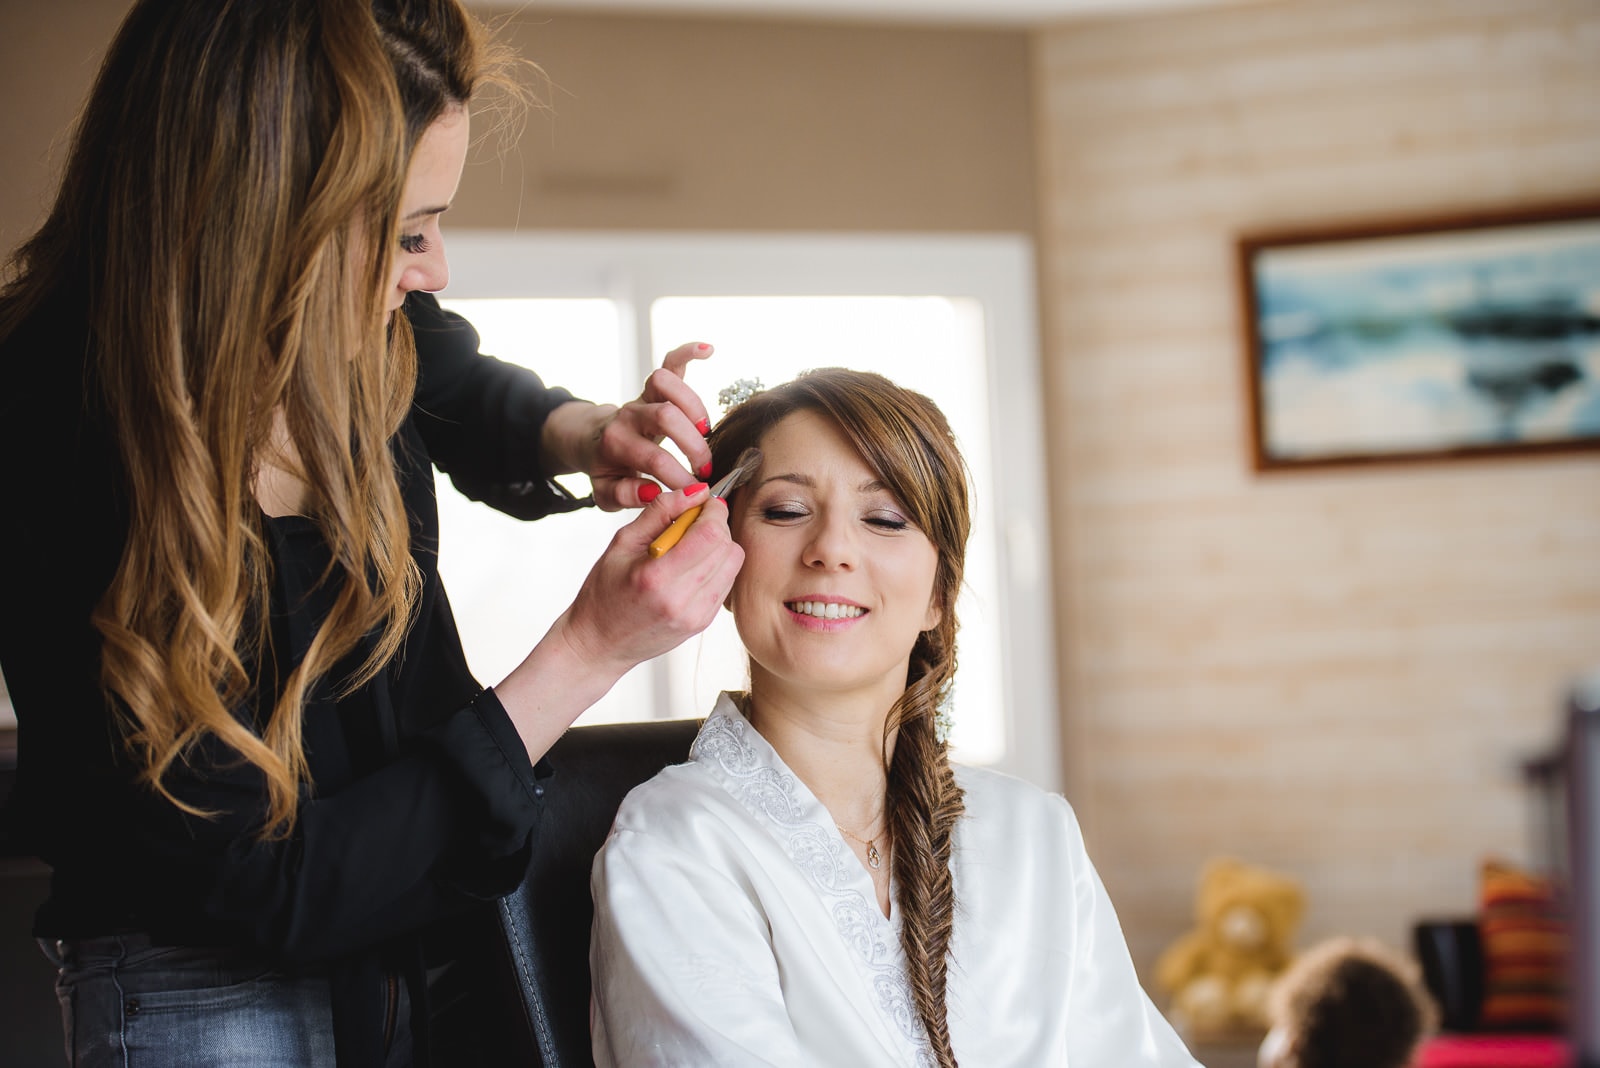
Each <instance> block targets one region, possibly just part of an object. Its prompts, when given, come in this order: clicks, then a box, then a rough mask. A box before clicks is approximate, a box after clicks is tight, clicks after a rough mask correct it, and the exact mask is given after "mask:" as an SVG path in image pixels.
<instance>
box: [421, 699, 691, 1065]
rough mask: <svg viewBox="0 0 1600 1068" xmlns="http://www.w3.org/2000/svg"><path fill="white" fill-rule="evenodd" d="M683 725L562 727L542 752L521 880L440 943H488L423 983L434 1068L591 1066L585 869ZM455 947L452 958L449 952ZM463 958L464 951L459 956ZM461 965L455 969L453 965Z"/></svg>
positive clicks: (679, 752)
mask: <svg viewBox="0 0 1600 1068" xmlns="http://www.w3.org/2000/svg"><path fill="white" fill-rule="evenodd" d="M699 728H700V721H699V720H694V719H681V720H657V721H651V722H641V723H615V724H598V725H595V726H592V727H574V728H573V729H571V730H569V731H567V733H566V734H565V735H563V736H562V738H561V740H560V741H558V742H557V743H556V744H555V746H554V747H552V748H551V750H550V753H549V754H548V760H549V762H550V765H551V766H552V767H553V768H554V774H553V775H552V776H551V777H550V778H549V779H548V780H546V781H545V783H544V785H545V797H544V811H543V814H542V815H541V817H540V824H539V829H538V832H537V838H536V839H535V842H534V848H533V859H532V862H531V863H530V864H529V866H528V874H527V875H526V876H525V877H524V878H523V880H522V884H521V885H520V886H518V887H517V888H516V890H514V891H512V892H511V893H510V894H508V895H506V896H505V897H503V898H500V899H499V900H498V901H496V902H495V903H494V906H495V907H494V913H493V920H492V921H491V920H489V919H488V917H487V913H486V912H480V913H479V914H478V915H477V916H475V917H469V918H468V924H469V925H470V924H476V925H477V926H476V929H475V930H469V929H467V928H463V927H458V928H457V929H456V932H455V934H454V935H453V936H452V937H455V938H457V939H458V940H460V939H465V940H472V939H477V940H479V941H486V942H488V943H492V944H494V945H495V946H496V949H494V950H491V951H488V952H486V953H485V954H483V956H482V957H481V958H479V959H477V960H474V961H470V962H468V961H466V960H464V959H463V960H459V961H458V964H457V966H456V969H455V970H456V973H457V974H456V976H455V977H454V978H455V982H454V984H452V983H442V984H439V986H438V987H430V991H431V992H432V993H431V997H432V1000H433V1001H434V1002H435V1009H436V1014H435V1022H434V1025H433V1035H432V1042H431V1045H432V1046H433V1048H434V1050H435V1055H434V1059H435V1061H436V1062H437V1063H440V1064H462V1065H465V1064H478V1063H484V1064H490V1063H493V1064H522V1065H534V1066H538V1068H573V1066H575V1065H577V1066H583V1068H592V1066H593V1064H594V1059H593V1057H592V1056H591V1055H590V1052H589V1051H590V1045H589V925H590V921H591V920H592V919H593V917H594V905H593V902H592V901H591V899H590V897H589V872H590V868H591V867H592V865H593V862H594V855H595V853H596V852H598V851H599V849H600V846H601V844H602V843H604V842H605V838H606V834H607V833H608V832H609V831H610V829H611V823H612V820H613V819H614V817H615V816H616V812H617V806H619V805H620V804H621V803H622V799H623V797H624V796H626V795H627V793H628V791H629V790H631V789H633V787H635V786H637V785H638V784H639V783H641V782H644V781H645V780H646V779H649V778H650V777H651V776H653V775H654V774H655V773H656V772H658V771H660V770H661V769H662V768H664V767H666V766H668V765H669V764H679V763H682V762H683V761H685V760H687V759H689V747H690V745H691V744H692V743H693V742H694V737H695V734H696V733H697V732H698V730H699ZM460 948H461V946H460V945H459V944H458V945H457V946H456V947H455V949H456V950H457V952H456V954H455V955H456V956H457V957H460V956H461V954H460V952H459V950H460ZM469 956H470V954H469ZM463 964H464V965H465V967H462V965H463Z"/></svg>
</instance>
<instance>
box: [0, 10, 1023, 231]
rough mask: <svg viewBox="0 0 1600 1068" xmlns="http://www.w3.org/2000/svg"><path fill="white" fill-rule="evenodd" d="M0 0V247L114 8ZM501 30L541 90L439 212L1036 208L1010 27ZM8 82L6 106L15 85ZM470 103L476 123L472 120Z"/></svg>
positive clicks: (969, 211) (869, 221)
mask: <svg viewBox="0 0 1600 1068" xmlns="http://www.w3.org/2000/svg"><path fill="white" fill-rule="evenodd" d="M126 8H127V4H126V2H125V0H72V2H70V3H65V4H54V5H50V6H49V7H48V8H46V9H45V10H46V11H48V17H42V16H41V14H40V10H41V9H40V7H39V5H38V4H36V3H34V2H33V0H0V99H3V100H5V101H7V107H6V108H5V109H4V116H5V119H4V121H5V122H6V123H7V126H8V134H9V136H7V137H6V139H5V144H7V145H8V146H10V150H9V151H7V152H6V153H3V154H0V191H3V192H4V195H3V196H0V248H5V249H9V248H11V247H12V246H14V245H15V244H16V243H17V242H18V241H19V240H21V239H22V238H23V237H25V236H26V234H27V233H28V232H29V231H30V230H31V229H32V227H33V226H34V225H36V224H37V221H38V219H39V217H40V215H41V214H42V212H43V210H44V208H45V206H46V198H47V197H48V195H49V194H50V192H51V191H52V184H53V180H54V176H55V174H56V169H57V168H58V167H59V165H60V163H61V154H62V153H61V150H62V149H63V148H64V141H63V140H62V138H61V136H60V135H61V130H62V129H63V127H64V126H65V125H66V124H67V123H68V122H69V121H70V120H71V118H72V116H73V114H74V113H75V111H76V108H77V106H78V104H79V102H80V100H81V98H82V96H83V94H84V93H85V92H87V90H88V86H89V82H90V80H91V78H92V77H93V74H94V68H95V64H96V63H97V62H98V61H99V57H100V56H101V54H102V53H103V51H104V48H105V46H106V44H107V43H108V42H109V39H110V37H111V34H112V32H113V31H114V29H115V27H116V24H117V21H118V20H119V18H120V17H121V14H122V13H123V12H124V11H125V10H126ZM485 17H487V18H490V19H492V20H498V19H503V18H507V17H509V18H510V21H509V23H507V25H506V26H505V28H504V38H505V40H507V41H508V42H509V43H510V44H512V45H513V46H515V47H516V49H517V50H518V51H519V52H520V53H521V54H522V55H524V56H526V57H528V58H531V59H533V60H535V61H537V62H538V63H539V64H540V65H541V66H542V67H543V69H544V71H545V73H546V74H547V75H548V77H549V79H550V82H551V86H550V87H549V88H548V89H547V90H544V91H543V95H544V96H545V97H546V98H547V99H548V100H549V102H550V103H551V105H552V108H551V110H550V111H548V112H536V113H534V114H532V115H531V116H529V118H528V122H527V127H526V129H525V131H524V134H523V137H522V139H521V140H520V142H519V143H518V144H517V145H516V146H515V147H514V149H513V150H511V151H508V152H504V153H500V152H499V151H498V150H497V148H496V146H495V144H494V143H492V142H485V143H484V144H483V145H482V146H481V148H480V151H479V152H477V153H476V154H475V156H474V163H473V165H471V166H470V167H469V168H468V170H467V174H466V176H465V177H464V179H463V182H462V188H461V193H460V196H459V197H458V198H457V200H456V206H455V208H454V209H453V210H452V211H451V216H450V223H451V224H452V225H456V226H471V227H505V228H508V229H509V228H522V229H645V230H697V229H699V230H895V231H916V230H946V231H951V230H954V231H1022V232H1031V231H1032V230H1033V228H1034V205H1035V201H1036V197H1035V195H1034V171H1035V163H1034V154H1033V139H1032V138H1033V119H1032V114H1031V110H1030V100H1031V96H1030V93H1031V86H1030V83H1029V78H1028V59H1029V42H1028V38H1027V36H1026V35H1025V34H1023V33H1021V32H1017V31H983V30H960V29H914V28H886V27H875V26H871V25H860V26H857V25H851V26H848V27H846V26H829V25H821V24H806V23H786V22H767V21H763V22H747V23H741V22H734V21H727V20H719V19H644V18H617V17H582V16H577V15H572V14H567V13H553V14H547V15H536V14H533V13H529V12H520V13H518V14H516V15H515V16H503V15H497V14H495V13H494V12H493V10H492V9H491V10H487V11H486V14H485ZM18 102H20V103H21V104H23V105H24V106H16V104H17V103H18ZM480 125H482V124H480Z"/></svg>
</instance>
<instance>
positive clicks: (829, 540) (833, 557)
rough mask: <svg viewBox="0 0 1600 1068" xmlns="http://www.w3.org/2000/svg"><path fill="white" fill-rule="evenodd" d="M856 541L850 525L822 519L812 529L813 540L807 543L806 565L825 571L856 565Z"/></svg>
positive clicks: (848, 568) (845, 522)
mask: <svg viewBox="0 0 1600 1068" xmlns="http://www.w3.org/2000/svg"><path fill="white" fill-rule="evenodd" d="M857 548H858V547H857V545H856V539H855V536H854V533H853V528H852V527H851V525H850V523H849V522H847V521H845V520H843V519H840V520H832V519H822V520H820V521H819V522H818V523H817V524H816V526H815V527H814V528H813V529H812V535H811V540H810V541H809V542H807V543H806V549H805V555H806V564H807V565H808V566H810V567H820V568H823V569H825V570H830V571H831V570H833V569H835V568H843V569H845V570H850V569H851V568H853V567H855V565H856V553H857Z"/></svg>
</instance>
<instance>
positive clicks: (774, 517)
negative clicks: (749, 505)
mask: <svg viewBox="0 0 1600 1068" xmlns="http://www.w3.org/2000/svg"><path fill="white" fill-rule="evenodd" d="M805 514H806V513H805V512H804V511H802V510H801V509H799V508H797V507H795V506H794V505H789V504H779V505H773V506H772V507H770V508H763V509H762V510H761V518H763V519H767V520H771V521H774V522H777V521H781V520H784V519H802V518H804V517H805Z"/></svg>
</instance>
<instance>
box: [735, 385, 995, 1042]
mask: <svg viewBox="0 0 1600 1068" xmlns="http://www.w3.org/2000/svg"><path fill="white" fill-rule="evenodd" d="M798 411H814V412H817V413H820V414H822V415H824V416H826V417H828V418H829V419H831V420H832V421H833V422H834V423H835V424H836V425H837V426H838V427H839V429H840V430H841V431H842V432H843V433H844V434H845V436H846V437H847V438H848V439H849V440H850V441H851V443H852V444H853V445H854V446H855V448H856V451H857V452H858V453H860V455H861V457H862V459H864V460H865V461H866V463H867V466H869V467H871V468H872V469H873V472H874V473H875V474H876V475H877V476H878V477H879V478H880V479H882V480H883V483H884V485H886V486H888V487H889V489H890V491H891V492H892V493H893V494H894V495H895V498H896V499H897V500H898V501H899V502H900V503H901V505H902V506H903V507H904V508H905V509H906V511H907V512H908V513H909V514H910V516H911V519H912V521H913V522H914V523H915V524H916V526H917V528H918V529H919V530H921V531H922V532H923V533H924V534H925V535H927V537H928V540H929V541H931V542H932V543H933V545H934V548H935V549H936V550H937V551H938V554H939V564H938V568H937V571H936V572H935V576H934V595H935V598H936V601H937V603H938V605H939V607H940V609H941V611H940V616H939V622H938V623H937V624H935V625H934V626H933V627H932V628H930V629H928V630H925V631H923V632H922V633H921V634H920V635H918V637H917V641H916V644H915V645H914V646H913V647H912V650H911V663H910V667H909V669H908V670H907V673H906V689H905V692H904V693H903V694H901V695H900V698H899V700H897V701H896V702H895V704H894V707H893V708H892V709H891V710H890V713H889V717H888V720H887V721H886V723H885V725H884V753H885V754H886V756H885V767H886V771H887V772H888V785H887V796H886V798H885V811H886V813H887V818H888V829H889V838H890V841H891V842H892V843H893V846H894V848H893V853H892V861H891V863H892V864H893V866H894V875H895V880H896V885H897V887H898V896H897V902H898V904H899V906H900V914H901V917H902V921H903V922H902V923H901V927H900V945H901V948H902V949H903V950H904V952H905V958H906V970H907V978H908V979H909V980H910V983H911V992H912V998H913V1000H914V1002H915V1005H916V1010H917V1016H918V1017H919V1018H920V1019H921V1021H922V1025H923V1028H924V1029H925V1030H926V1031H927V1034H928V1040H929V1042H930V1044H931V1045H932V1047H933V1052H934V1056H935V1058H936V1059H937V1062H938V1064H939V1065H940V1066H941V1068H954V1066H955V1063H956V1059H955V1053H954V1052H953V1051H952V1049H951V1047H950V1027H949V1024H948V1021H947V1019H946V1004H945V989H946V976H947V973H948V970H949V955H950V939H951V934H952V932H953V931H954V926H955V888H954V884H953V880H952V876H951V871H950V854H951V844H952V839H953V836H954V831H955V825H956V821H957V820H958V819H959V818H960V817H961V814H962V812H963V811H964V808H965V806H964V801H963V797H962V792H961V787H960V786H959V785H957V783H956V779H955V773H954V772H953V770H952V769H951V767H950V758H949V752H948V747H947V746H946V744H945V743H944V742H942V741H940V740H939V739H938V737H937V733H936V731H935V728H934V719H935V716H936V715H937V714H938V707H939V702H940V700H941V698H942V697H943V696H944V695H945V694H946V693H947V691H948V690H949V687H950V684H951V682H952V680H953V679H954V677H955V671H956V612H955V604H956V596H957V594H958V593H960V590H961V582H962V575H963V569H964V565H965V560H966V546H967V534H968V532H969V531H970V530H971V527H972V517H971V511H970V508H969V505H968V501H967V472H966V465H965V463H964V462H963V460H962V458H961V453H960V450H959V449H957V447H956V443H955V438H954V436H953V435H952V434H951V432H950V425H949V423H948V422H947V421H946V420H945V417H944V414H943V413H942V412H940V411H939V409H938V407H937V406H936V405H935V404H934V403H933V402H932V401H931V400H929V399H928V398H927V397H925V396H923V395H922V394H920V393H916V392H914V391H912V390H909V389H906V388H904V387H902V386H899V385H896V384H895V383H893V382H891V381H890V380H889V379H887V378H884V377H883V376H882V375H878V374H873V373H871V372H868V371H851V370H846V369H844V368H837V367H830V368H821V369H818V370H814V371H807V372H805V373H804V374H802V375H800V376H799V377H797V378H795V379H794V380H793V381H790V382H787V383H785V384H784V385H781V386H777V387H774V388H773V389H770V390H765V391H762V392H759V393H756V394H755V395H754V396H752V397H751V398H750V399H748V400H746V401H744V402H743V403H741V404H739V405H737V406H736V407H734V408H733V409H732V410H731V411H729V412H728V414H727V416H726V417H725V418H724V419H723V420H722V422H721V423H719V424H718V425H717V427H716V428H715V429H714V430H713V431H712V432H711V434H710V436H709V438H708V439H707V440H708V442H709V444H710V445H711V462H712V468H713V470H714V472H716V473H718V474H720V473H721V472H724V471H728V470H731V469H732V467H733V465H734V463H735V462H736V461H737V459H738V457H739V454H740V453H742V452H743V451H744V450H745V448H747V447H748V446H751V445H759V444H760V442H761V440H762V438H764V437H765V436H766V433H767V431H769V430H771V429H772V428H773V427H774V426H776V425H777V424H778V423H779V422H781V421H782V420H783V419H784V418H785V417H787V416H789V415H791V414H793V413H795V412H798ZM733 496H734V497H737V496H738V493H737V491H735V493H734V494H733ZM730 503H731V502H730ZM891 743H892V744H893V749H894V751H893V754H892V756H890V755H888V754H889V749H890V745H891Z"/></svg>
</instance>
